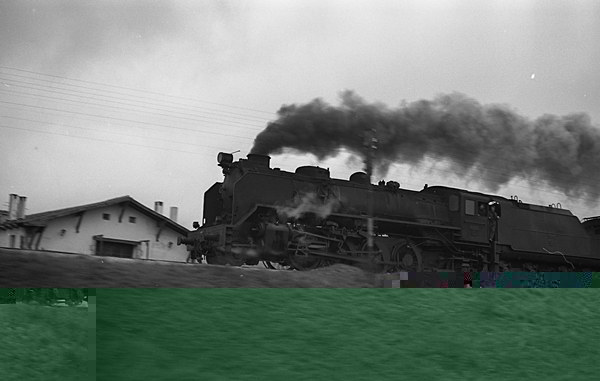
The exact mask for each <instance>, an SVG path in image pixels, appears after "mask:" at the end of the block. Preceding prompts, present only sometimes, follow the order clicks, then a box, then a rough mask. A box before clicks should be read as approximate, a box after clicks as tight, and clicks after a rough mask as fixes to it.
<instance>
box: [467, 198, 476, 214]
mask: <svg viewBox="0 0 600 381" xmlns="http://www.w3.org/2000/svg"><path fill="white" fill-rule="evenodd" d="M465 214H466V215H468V216H474V215H475V201H473V200H465Z"/></svg>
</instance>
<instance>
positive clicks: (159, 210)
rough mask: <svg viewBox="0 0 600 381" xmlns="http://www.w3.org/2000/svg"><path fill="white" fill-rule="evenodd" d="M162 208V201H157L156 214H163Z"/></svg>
mask: <svg viewBox="0 0 600 381" xmlns="http://www.w3.org/2000/svg"><path fill="white" fill-rule="evenodd" d="M162 208H163V202H162V201H156V202H155V203H154V211H155V212H156V213H160V214H162Z"/></svg>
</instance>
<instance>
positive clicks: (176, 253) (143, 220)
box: [0, 205, 188, 261]
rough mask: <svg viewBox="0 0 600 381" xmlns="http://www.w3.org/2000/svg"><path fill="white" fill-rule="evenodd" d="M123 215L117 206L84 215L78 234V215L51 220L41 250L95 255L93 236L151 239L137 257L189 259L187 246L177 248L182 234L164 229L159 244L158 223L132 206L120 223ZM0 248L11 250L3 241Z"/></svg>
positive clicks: (45, 231)
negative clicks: (107, 218) (178, 239)
mask: <svg viewBox="0 0 600 381" xmlns="http://www.w3.org/2000/svg"><path fill="white" fill-rule="evenodd" d="M103 214H108V215H109V220H105V219H103ZM120 214H121V207H120V206H118V205H113V206H107V207H103V208H97V209H93V210H87V211H85V214H84V215H83V219H82V221H81V225H80V227H79V233H77V232H76V227H77V222H78V221H79V217H78V216H76V215H69V216H65V217H59V218H55V219H52V220H51V221H49V222H48V223H47V226H46V229H45V230H44V233H43V236H42V238H41V240H40V244H39V249H40V250H51V251H65V252H71V253H81V254H90V255H92V254H95V251H96V242H97V241H96V240H94V238H93V237H94V236H95V235H103V236H104V238H112V239H119V240H125V241H136V242H138V241H143V240H150V242H149V250H147V243H145V242H142V243H140V244H139V245H138V246H137V247H136V248H135V249H134V254H133V257H134V258H141V259H161V260H170V261H185V260H186V258H187V256H188V252H187V251H186V247H185V246H177V237H178V236H179V235H180V234H179V233H177V232H176V231H174V230H172V229H170V228H168V227H167V226H165V227H164V228H163V229H162V231H161V234H160V237H159V240H158V241H156V233H157V232H158V229H159V228H158V226H157V221H156V220H154V219H152V218H151V217H149V216H148V215H146V214H144V213H142V212H139V211H137V210H135V209H132V208H131V207H127V208H126V209H125V213H123V218H122V221H121V222H119V215H120ZM130 217H134V218H135V222H130V220H129V219H130ZM63 229H64V233H63V231H62V230H63ZM8 232H10V231H7V233H8ZM9 234H14V233H9ZM34 244H35V241H34ZM169 244H170V245H169ZM0 246H3V247H8V245H5V244H4V242H2V243H1V244H0Z"/></svg>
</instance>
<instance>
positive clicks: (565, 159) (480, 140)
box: [251, 91, 600, 201]
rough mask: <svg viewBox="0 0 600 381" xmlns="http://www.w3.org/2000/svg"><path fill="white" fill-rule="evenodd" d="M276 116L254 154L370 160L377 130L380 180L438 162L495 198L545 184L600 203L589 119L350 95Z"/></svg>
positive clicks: (458, 101) (595, 130)
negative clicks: (368, 150)
mask: <svg viewBox="0 0 600 381" xmlns="http://www.w3.org/2000/svg"><path fill="white" fill-rule="evenodd" d="M278 115H279V116H278V118H277V120H275V121H274V122H271V123H269V124H268V125H267V127H266V128H265V129H264V130H263V131H262V132H260V133H259V134H258V135H257V136H256V138H255V140H254V146H253V147H252V150H251V153H252V154H263V155H268V154H279V153H282V152H283V151H284V150H286V149H292V150H296V151H300V152H305V153H311V154H313V155H315V156H316V157H317V158H318V159H320V160H323V159H326V158H329V157H334V156H336V155H337V154H338V152H339V150H340V149H346V150H348V151H350V152H352V153H354V154H356V155H358V156H360V157H362V158H363V159H365V156H364V149H363V142H364V131H366V130H368V129H370V128H371V127H376V128H377V136H376V138H377V139H378V141H379V144H378V149H377V151H376V152H375V153H374V157H373V167H374V170H375V171H376V172H377V174H378V175H381V176H385V174H386V172H387V170H388V168H389V166H390V164H392V163H405V164H412V165H418V164H421V163H422V162H423V160H425V159H435V160H438V161H442V160H443V161H444V162H445V163H446V164H447V170H449V171H452V172H455V173H457V174H459V175H462V176H470V177H474V175H476V176H477V179H479V180H480V181H481V182H482V185H483V186H485V187H486V188H488V189H489V190H491V191H497V190H498V188H499V187H500V186H502V185H505V184H507V183H508V182H509V181H511V180H513V179H524V180H527V181H531V182H532V183H534V184H536V183H539V181H540V179H541V180H542V181H543V182H545V183H547V184H548V185H549V186H551V187H552V188H554V189H557V190H559V191H561V192H562V193H564V194H565V195H568V196H575V197H582V196H588V198H591V199H592V200H593V201H597V200H598V199H599V198H600V192H599V191H598V187H597V185H598V183H599V182H600V127H599V126H597V125H594V124H592V123H591V120H590V117H589V116H588V115H587V114H583V113H579V114H569V115H566V116H555V115H543V116H541V117H539V118H537V119H534V120H530V119H528V118H525V117H523V116H521V115H519V114H517V113H516V112H515V111H513V110H511V109H510V108H509V107H508V106H505V105H481V104H480V103H479V102H477V101H476V100H474V99H472V98H469V97H467V96H465V95H463V94H459V93H453V94H443V95H439V96H437V97H436V98H434V99H433V100H419V101H415V102H412V103H406V102H405V103H403V104H402V105H400V106H398V107H395V108H389V107H387V106H386V105H384V104H381V103H371V104H369V103H367V102H365V101H364V100H363V99H362V98H360V97H359V96H357V95H356V94H354V93H353V92H351V91H346V92H343V93H342V94H341V104H340V105H339V106H337V107H335V106H331V105H329V104H327V103H325V102H324V101H323V100H321V99H315V100H313V101H311V102H308V103H306V104H298V105H295V104H293V105H284V106H282V107H281V108H280V109H279V111H278Z"/></svg>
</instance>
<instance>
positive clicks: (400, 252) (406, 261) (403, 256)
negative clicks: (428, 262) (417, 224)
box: [392, 242, 423, 272]
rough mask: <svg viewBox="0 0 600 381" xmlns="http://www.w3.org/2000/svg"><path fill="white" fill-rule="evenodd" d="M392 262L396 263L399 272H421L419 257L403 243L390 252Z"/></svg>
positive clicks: (406, 243)
mask: <svg viewBox="0 0 600 381" xmlns="http://www.w3.org/2000/svg"><path fill="white" fill-rule="evenodd" d="M392 261H394V262H396V263H397V264H398V266H399V270H404V271H416V272H418V271H422V270H423V269H422V264H421V256H420V255H418V254H417V253H416V252H415V250H414V249H413V248H412V247H411V246H410V245H409V244H408V242H403V243H401V244H398V245H396V246H395V247H394V250H392Z"/></svg>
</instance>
